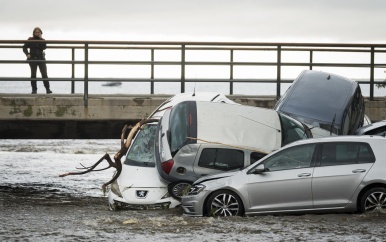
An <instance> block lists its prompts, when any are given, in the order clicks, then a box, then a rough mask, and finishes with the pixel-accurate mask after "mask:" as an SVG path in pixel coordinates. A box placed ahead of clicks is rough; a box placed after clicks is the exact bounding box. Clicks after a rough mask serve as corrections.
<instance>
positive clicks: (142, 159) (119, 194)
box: [108, 92, 235, 210]
mask: <svg viewBox="0 0 386 242" xmlns="http://www.w3.org/2000/svg"><path fill="white" fill-rule="evenodd" d="M186 100H200V101H207V102H223V103H232V104H235V102H233V101H232V100H230V99H228V98H227V97H226V96H225V95H223V94H219V93H213V92H198V93H181V94H177V95H175V96H173V97H172V98H170V99H168V100H166V101H165V102H164V103H162V104H161V105H160V106H159V107H158V108H157V109H156V110H155V111H154V112H153V113H152V114H151V115H150V116H149V119H150V118H151V119H159V118H161V117H162V115H163V114H164V112H165V111H166V110H168V109H170V108H172V107H173V106H174V105H176V104H178V103H180V102H182V101H186ZM156 130H157V123H156V122H154V123H149V124H147V125H144V127H143V129H142V130H140V131H138V133H137V135H136V136H135V138H134V139H133V141H132V143H131V145H130V147H129V149H128V151H127V154H126V157H125V160H124V161H123V165H122V172H121V174H120V175H119V177H118V178H117V180H116V181H115V182H113V183H112V184H111V187H110V191H109V194H108V199H109V207H110V209H112V210H117V209H120V208H152V207H156V208H173V207H175V206H177V205H179V204H180V202H179V201H178V200H176V199H174V198H173V197H171V196H170V195H169V193H168V190H167V183H165V182H164V181H162V180H161V179H160V178H159V175H158V171H157V169H156V167H155V158H154V139H155V133H156Z"/></svg>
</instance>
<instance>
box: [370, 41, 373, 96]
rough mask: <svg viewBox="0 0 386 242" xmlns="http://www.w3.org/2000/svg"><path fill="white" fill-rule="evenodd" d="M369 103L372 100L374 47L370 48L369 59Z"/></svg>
mask: <svg viewBox="0 0 386 242" xmlns="http://www.w3.org/2000/svg"><path fill="white" fill-rule="evenodd" d="M370 61H371V63H370V101H373V100H374V46H373V47H371V57H370Z"/></svg>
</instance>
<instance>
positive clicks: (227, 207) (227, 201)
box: [210, 193, 240, 217]
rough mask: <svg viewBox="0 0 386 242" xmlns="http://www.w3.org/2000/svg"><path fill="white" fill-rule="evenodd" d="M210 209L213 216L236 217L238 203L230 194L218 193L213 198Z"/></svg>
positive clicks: (238, 207) (238, 208)
mask: <svg viewBox="0 0 386 242" xmlns="http://www.w3.org/2000/svg"><path fill="white" fill-rule="evenodd" d="M210 208H211V210H210V211H211V213H212V215H213V216H221V217H227V216H238V215H239V210H240V203H239V201H238V199H237V198H236V197H235V196H233V195H232V194H228V193H220V194H218V195H217V196H215V197H214V199H213V200H212V202H211V206H210Z"/></svg>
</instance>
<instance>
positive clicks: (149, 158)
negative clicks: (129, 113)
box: [124, 124, 157, 167]
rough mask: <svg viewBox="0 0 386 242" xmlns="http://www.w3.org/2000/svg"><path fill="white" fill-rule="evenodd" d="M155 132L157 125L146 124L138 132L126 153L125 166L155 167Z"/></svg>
mask: <svg viewBox="0 0 386 242" xmlns="http://www.w3.org/2000/svg"><path fill="white" fill-rule="evenodd" d="M156 131H157V124H148V125H145V127H144V128H143V130H140V131H139V132H138V134H137V136H136V138H135V139H134V141H133V143H132V144H131V147H130V150H129V152H128V153H127V156H126V160H125V162H124V164H125V165H132V166H150V167H154V166H155V161H154V139H155V134H156Z"/></svg>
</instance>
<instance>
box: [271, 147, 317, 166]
mask: <svg viewBox="0 0 386 242" xmlns="http://www.w3.org/2000/svg"><path fill="white" fill-rule="evenodd" d="M315 147H316V144H309V145H302V146H297V147H292V148H288V149H286V150H283V151H282V152H279V153H277V154H275V155H273V156H271V157H269V158H268V159H267V160H266V161H265V162H264V166H265V168H266V169H267V171H280V170H289V169H298V168H306V167H310V166H311V162H312V157H313V154H314V150H315Z"/></svg>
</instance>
